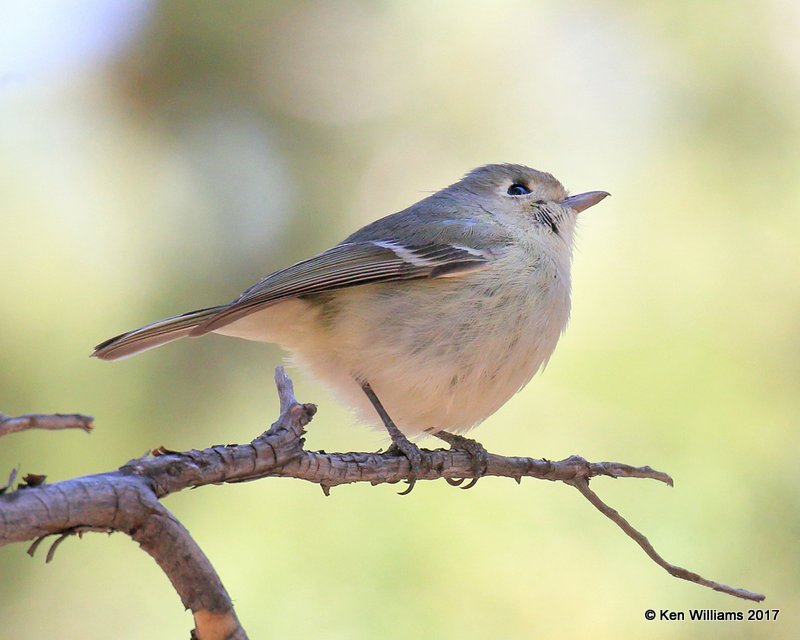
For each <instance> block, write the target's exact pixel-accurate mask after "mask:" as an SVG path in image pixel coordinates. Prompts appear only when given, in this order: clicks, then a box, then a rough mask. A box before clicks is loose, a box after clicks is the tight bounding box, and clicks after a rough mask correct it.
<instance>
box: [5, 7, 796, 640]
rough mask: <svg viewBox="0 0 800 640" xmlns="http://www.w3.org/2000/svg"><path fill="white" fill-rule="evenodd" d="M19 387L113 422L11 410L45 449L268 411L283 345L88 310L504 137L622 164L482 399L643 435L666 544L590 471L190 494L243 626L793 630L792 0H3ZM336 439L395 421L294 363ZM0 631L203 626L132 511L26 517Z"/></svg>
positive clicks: (163, 285)
mask: <svg viewBox="0 0 800 640" xmlns="http://www.w3.org/2000/svg"><path fill="white" fill-rule="evenodd" d="M2 13H3V14H4V15H2V16H0V198H1V200H0V207H2V214H0V240H1V244H0V246H2V264H3V267H4V275H3V278H2V281H1V282H0V299H2V307H3V309H2V313H0V410H2V411H4V412H5V413H8V414H19V413H26V412H56V411H62V412H71V411H81V412H85V413H91V414H93V415H94V416H95V417H96V426H97V428H96V431H95V432H94V433H93V434H92V435H91V436H86V435H84V434H82V433H80V432H61V433H48V432H30V433H22V434H16V435H12V436H9V437H7V438H4V439H3V440H2V441H1V442H0V472H1V473H2V474H3V475H5V474H6V473H7V471H9V470H10V469H11V468H12V467H15V466H17V465H19V466H20V467H21V470H22V472H23V473H25V472H38V473H46V474H47V475H48V478H49V480H50V481H55V480H58V479H63V478H67V477H72V476H76V475H83V474H87V473H93V472H99V471H104V470H110V469H113V468H116V467H117V466H119V465H120V464H122V463H124V462H126V461H127V460H128V459H130V458H132V457H135V456H138V455H141V454H142V453H143V452H144V451H145V450H147V449H149V448H152V447H155V446H158V445H165V446H167V447H169V448H172V449H185V448H192V447H197V448H202V447H204V446H208V445H210V444H216V443H228V442H243V441H247V440H249V439H250V438H252V437H253V436H255V435H256V434H257V433H259V432H260V431H261V430H262V429H263V428H264V427H265V426H266V425H268V424H269V423H270V422H272V420H273V419H274V417H275V415H276V410H277V401H276V397H275V392H274V388H273V383H272V371H273V368H274V366H275V365H277V364H278V363H279V362H280V361H281V359H282V357H283V356H282V354H281V353H280V351H279V350H278V349H277V348H270V347H266V346H263V345H257V344H252V343H245V342H240V341H237V340H233V339H228V338H221V337H216V336H212V337H209V338H206V339H203V340H199V341H193V342H190V341H184V342H182V343H179V344H175V345H171V346H169V347H166V348H164V349H161V350H158V351H154V352H150V353H148V354H146V355H144V356H142V357H139V358H136V359H132V360H126V361H123V362H118V363H111V364H109V363H104V362H99V361H96V360H90V359H89V358H88V357H87V356H88V353H89V351H90V349H91V347H92V346H93V345H94V344H96V343H97V342H99V341H100V340H102V339H105V338H107V337H109V336H111V335H113V334H116V333H118V332H120V331H123V330H125V329H129V328H133V327H135V326H139V325H141V324H143V323H145V322H147V321H151V320H154V319H157V318H160V317H163V316H167V315H171V314H174V313H178V312H181V311H184V310H187V309H192V308H197V307H202V306H207V305H210V304H216V303H219V302H222V301H225V300H228V299H230V298H232V297H234V296H235V295H237V294H238V293H239V292H240V291H241V290H242V289H243V288H245V287H246V286H248V285H249V284H251V283H252V282H254V281H255V280H256V279H258V278H259V277H261V276H263V275H265V274H267V273H269V272H270V271H272V270H273V269H276V268H279V267H281V266H285V265H286V264H288V263H290V262H292V261H295V260H298V259H300V258H304V257H308V256H310V255H312V254H314V253H316V252H318V251H321V250H323V249H325V248H327V247H328V246H329V245H331V244H332V243H334V242H337V241H339V240H341V239H342V238H343V237H344V236H346V235H348V234H349V233H350V232H351V231H353V230H354V229H356V228H357V227H359V226H361V225H363V224H365V223H367V222H369V221H371V220H373V219H375V218H377V217H380V216H383V215H385V214H388V213H391V212H393V211H396V210H399V209H401V208H403V207H405V206H407V205H409V204H411V203H413V202H415V201H416V200H418V199H420V198H421V197H423V196H424V195H425V194H427V193H428V192H430V191H433V190H436V189H438V188H440V187H442V186H444V185H446V184H449V183H450V182H453V181H454V180H456V179H458V178H459V177H460V176H461V175H462V174H463V173H464V172H465V171H467V170H469V169H470V168H472V167H474V166H477V165H481V164H484V163H487V162H520V163H525V164H529V165H531V166H534V167H537V168H540V169H544V170H547V171H551V172H552V173H554V174H555V175H556V176H557V177H558V178H560V179H561V180H562V181H563V182H564V183H565V185H566V186H567V187H568V188H569V189H571V190H573V191H574V192H580V191H588V190H594V189H604V190H608V191H610V192H611V193H612V194H613V198H611V199H609V200H607V201H605V202H603V203H602V205H601V206H599V207H597V208H594V209H592V210H591V211H590V212H589V213H587V214H586V216H585V217H583V216H582V217H581V220H580V237H579V239H578V250H577V253H576V256H575V268H574V306H573V315H572V321H571V325H570V328H569V330H568V332H567V334H566V335H565V336H564V338H563V339H562V341H561V344H560V346H559V348H558V349H557V351H556V354H555V356H554V358H553V360H552V361H551V364H550V366H549V368H548V369H547V371H546V372H545V373H544V374H543V375H541V376H539V377H537V378H536V379H535V380H534V381H533V383H532V384H531V385H530V386H529V387H528V388H526V389H525V390H524V391H523V392H522V393H521V394H519V395H518V396H516V397H515V398H514V399H513V400H512V401H511V402H509V403H508V404H507V405H506V407H504V408H503V409H502V410H501V411H500V412H499V413H498V414H496V415H495V416H493V417H492V418H490V419H489V420H487V421H486V423H485V424H484V425H483V426H482V427H481V428H480V429H479V430H478V431H477V432H475V435H476V437H477V438H478V439H480V440H481V441H482V442H483V443H484V444H485V445H486V446H487V448H489V449H490V450H491V451H495V452H498V453H507V454H529V455H536V456H545V457H548V458H551V459H559V458H562V457H564V456H567V455H569V454H572V453H580V454H582V455H584V456H585V457H587V458H589V459H595V460H619V461H624V462H630V463H635V464H651V465H653V466H655V467H657V468H660V469H664V470H666V471H668V472H670V473H671V474H673V476H674V477H675V479H676V486H675V488H674V489H672V490H670V489H668V488H666V487H663V486H661V485H658V484H656V483H652V482H646V481H624V480H621V481H617V482H614V481H611V480H605V479H599V480H597V481H595V483H593V486H594V487H595V489H596V490H597V491H598V492H599V493H600V494H601V495H602V496H603V497H604V498H605V499H607V501H608V502H609V503H610V504H611V505H613V506H615V507H617V508H618V509H620V510H621V511H622V513H623V514H625V515H626V516H627V517H628V518H629V519H630V520H631V521H632V523H633V524H634V525H636V526H638V527H640V528H641V530H642V531H643V532H645V534H646V535H648V537H649V539H650V540H651V541H652V542H653V543H654V545H655V546H656V548H657V549H659V551H661V552H662V553H663V554H664V555H665V556H666V558H667V559H668V560H670V561H672V562H674V563H676V564H679V565H682V566H686V567H688V568H690V569H692V570H695V571H698V572H700V573H701V574H703V575H705V576H707V577H709V578H712V579H717V580H720V581H722V582H726V583H730V584H734V585H736V586H742V587H746V588H750V589H753V590H756V591H763V592H765V593H766V594H767V595H768V599H767V601H766V603H765V604H764V606H768V607H770V608H779V609H781V614H780V618H779V619H778V621H777V622H760V623H756V622H749V623H748V622H741V623H735V622H727V623H721V622H716V623H713V622H712V623H692V622H683V623H681V622H673V623H666V622H646V621H645V620H644V616H643V612H644V610H645V609H647V608H655V609H661V608H669V609H674V610H686V609H688V608H694V607H696V608H714V609H721V610H726V611H728V610H746V609H748V608H749V607H750V606H751V605H750V604H749V603H746V602H744V601H738V600H735V599H733V598H730V597H728V596H724V595H721V594H718V593H715V592H712V591H709V590H706V589H703V588H700V587H698V586H695V585H692V584H689V583H686V582H683V581H679V580H676V579H674V578H671V577H669V576H668V575H667V574H666V573H664V572H663V571H662V570H661V569H659V568H657V567H656V566H655V565H654V564H653V563H652V562H651V561H650V560H649V559H648V558H646V557H645V555H644V554H643V553H642V552H641V551H640V549H639V548H638V547H636V546H635V545H634V543H633V542H632V541H631V540H629V539H628V538H626V537H625V536H624V535H623V534H622V533H621V532H620V531H619V530H617V529H616V528H615V527H614V526H613V525H612V524H611V523H610V522H609V521H607V520H606V519H605V518H603V516H601V515H600V514H599V513H598V512H596V511H595V510H594V509H593V508H592V507H591V506H590V505H589V504H588V503H587V502H586V501H585V500H583V498H581V497H580V496H579V495H578V494H577V492H575V491H574V490H572V489H570V488H569V487H566V486H564V485H558V484H550V483H544V482H538V481H532V480H531V481H525V482H523V483H522V486H520V487H518V486H517V485H516V484H515V483H513V482H510V481H508V480H500V479H484V480H483V481H481V482H480V483H479V484H478V485H477V487H476V488H475V489H474V490H472V491H468V492H462V491H458V490H455V489H452V488H450V487H448V486H447V485H445V483H443V482H441V483H436V484H433V483H430V484H429V483H423V484H421V485H419V486H418V487H417V488H416V490H415V491H414V492H413V493H412V494H411V495H410V496H409V497H404V498H400V497H397V496H396V495H395V492H396V491H397V487H390V486H383V487H375V488H373V487H369V486H350V487H343V488H339V489H334V490H333V492H332V495H331V497H329V498H324V497H323V494H322V491H320V489H319V487H316V486H313V485H309V484H304V483H302V482H299V481H289V480H268V481H261V482H255V483H251V484H246V485H239V486H222V487H206V488H202V489H199V490H197V491H186V492H184V493H182V494H179V495H175V496H172V497H170V498H168V499H167V500H166V501H165V503H166V505H167V507H168V508H169V509H171V510H172V511H173V512H174V513H175V514H176V515H177V517H178V518H180V519H181V520H182V521H183V523H184V524H185V525H186V526H187V527H188V528H189V530H190V531H191V532H192V534H193V535H194V536H195V538H196V539H197V541H198V542H199V544H200V545H201V546H202V548H203V549H204V550H205V551H206V553H207V554H208V556H209V557H210V559H211V561H212V562H213V564H214V565H215V567H216V568H217V570H218V571H219V573H220V575H221V577H222V580H223V582H224V583H225V585H226V587H227V588H228V590H229V592H230V593H231V595H232V597H233V599H234V601H235V604H236V607H237V611H238V614H239V617H240V619H241V620H242V622H243V624H244V626H245V628H246V629H247V630H248V631H249V633H250V637H252V638H268V637H270V638H271V637H281V638H295V637H301V636H302V637H315V638H326V639H327V638H331V639H339V638H341V639H345V638H347V639H349V638H374V637H380V638H392V639H393V638H397V639H403V640H407V639H408V638H414V637H420V636H425V637H433V638H455V637H458V638H465V639H467V638H468V639H473V638H474V639H478V638H487V637H493V638H509V639H516V638H531V637H542V636H546V637H547V636H555V635H556V634H559V635H564V634H565V633H566V634H567V635H568V636H571V637H579V636H585V635H589V634H591V636H592V637H594V638H620V637H634V636H636V637H641V636H645V637H649V638H673V637H676V636H680V637H684V638H700V637H708V636H709V635H710V634H713V635H714V636H715V637H731V638H751V637H752V638H790V637H791V638H794V637H797V636H796V633H797V632H796V629H797V628H798V624H800V616H799V615H798V605H800V572H798V561H799V560H800V544H798V543H799V541H800V510H799V509H798V505H799V503H800V500H799V496H798V493H800V490H798V484H797V482H796V471H795V468H796V466H797V452H798V415H799V414H800V393H799V392H798V383H800V364H799V363H800V357H798V356H800V331H799V330H798V320H799V319H800V287H798V281H800V260H798V237H800V215H799V212H800V186H799V185H800V157H799V156H800V153H798V149H800V118H798V114H799V113H800V44H798V43H800V37H799V35H800V4H798V3H796V2H791V1H781V0H773V1H768V2H764V1H760V2H756V1H755V0H753V1H751V2H748V1H746V0H743V1H741V2H735V3H723V2H690V1H689V0H684V1H677V2H669V3H668V2H657V3H640V2H635V1H633V0H619V1H609V2H589V1H585V2H567V3H563V2H556V1H552V2H521V1H516V2H514V1H504V2H490V1H488V0H487V1H485V2H477V1H476V2H454V1H451V2H439V3H417V2H403V3H401V2H388V1H387V2H367V1H363V2H358V1H355V0H353V1H343V2H322V1H317V2H288V1H287V2H228V3H221V2H219V3H216V2H188V1H187V2H167V3H156V2H147V1H146V0H130V1H126V2H117V1H116V0H85V1H75V2H56V1H53V2H37V3H26V2H22V1H21V0H20V1H19V2H5V3H3V5H2ZM292 375H293V376H294V380H295V384H296V387H297V395H298V398H299V399H300V400H302V401H313V402H316V403H318V404H319V406H320V411H319V413H318V415H317V418H316V419H315V420H314V422H313V423H312V424H311V425H310V427H309V433H308V438H307V442H308V446H309V447H311V448H324V449H326V450H329V451H335V450H351V449H355V450H363V449H367V450H374V449H377V448H378V447H381V446H384V445H385V439H384V438H383V437H382V436H381V434H379V433H373V432H371V431H369V430H367V429H364V428H362V427H360V426H358V425H356V424H354V423H353V420H352V419H351V417H350V415H349V414H348V412H347V410H346V408H345V407H342V406H341V405H339V404H338V403H337V402H336V401H335V400H334V399H333V398H332V397H331V395H330V394H329V393H328V392H327V391H326V390H325V389H324V388H322V387H321V386H319V385H317V384H316V383H315V382H314V381H313V380H311V379H309V378H308V377H307V376H304V375H303V373H302V372H297V371H295V372H294V373H293V374H292ZM0 575H1V576H2V580H0V621H1V622H0V636H1V637H2V638H3V640H5V638H20V639H38V638H44V637H59V638H76V637H81V638H85V639H91V638H108V637H115V638H143V637H157V638H167V637H186V636H187V635H188V629H189V628H190V627H191V617H190V615H189V614H188V613H182V612H181V605H180V602H179V600H178V598H177V596H176V595H175V593H174V592H173V590H172V588H171V586H170V585H169V583H168V581H167V579H166V578H165V577H164V576H163V574H161V572H160V571H159V569H158V568H157V567H156V566H155V564H154V563H153V562H152V560H150V558H149V557H147V556H146V555H145V554H143V553H142V552H141V551H140V550H139V549H137V548H136V546H135V545H134V544H132V543H131V541H130V540H128V539H127V538H126V537H124V536H122V535H114V536H111V537H107V536H103V535H89V536H87V537H86V538H84V539H83V540H82V541H77V540H68V541H67V542H65V543H64V544H63V545H62V546H61V548H60V550H59V552H58V553H57V554H56V557H55V560H54V562H53V563H51V564H49V565H45V564H44V558H43V554H41V553H40V554H39V555H38V556H37V557H36V558H35V559H33V560H31V559H30V558H28V556H26V555H25V547H24V546H23V545H17V546H11V547H5V548H3V549H0Z"/></svg>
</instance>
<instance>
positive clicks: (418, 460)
mask: <svg viewBox="0 0 800 640" xmlns="http://www.w3.org/2000/svg"><path fill="white" fill-rule="evenodd" d="M390 433H391V435H392V444H391V446H390V447H389V448H388V449H387V450H386V453H388V454H390V455H397V456H404V457H405V458H407V459H408V464H409V465H410V466H411V471H410V472H409V474H408V480H407V482H408V488H406V489H405V490H404V491H401V492H400V493H399V494H398V495H401V496H405V495H408V494H409V493H411V490H412V489H413V488H414V485H415V484H416V483H417V478H418V477H419V474H420V471H421V470H422V451H421V450H420V448H419V447H418V446H417V445H415V444H414V443H413V442H411V440H409V439H408V438H406V437H405V436H404V435H403V434H402V433H400V432H399V431H397V432H396V433H392V432H391V431H390Z"/></svg>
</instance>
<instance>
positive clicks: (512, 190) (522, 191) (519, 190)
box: [507, 182, 531, 196]
mask: <svg viewBox="0 0 800 640" xmlns="http://www.w3.org/2000/svg"><path fill="white" fill-rule="evenodd" d="M530 192H531V190H530V189H528V187H526V186H525V185H524V184H520V183H519V182H515V183H514V184H512V185H511V186H510V187H509V188H508V192H507V193H508V195H510V196H524V195H527V194H529V193H530Z"/></svg>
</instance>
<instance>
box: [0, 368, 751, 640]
mask: <svg viewBox="0 0 800 640" xmlns="http://www.w3.org/2000/svg"><path fill="white" fill-rule="evenodd" d="M275 382H276V385H277V387H278V394H279V397H280V403H281V409H280V411H281V414H280V417H279V418H278V420H277V421H276V422H275V423H274V424H273V425H272V427H271V428H270V429H269V430H268V431H266V432H265V433H263V434H262V435H260V436H258V437H257V438H256V439H255V440H253V441H252V442H250V443H248V444H244V445H225V446H223V445H219V446H214V447H210V448H208V449H204V450H202V451H198V450H192V451H186V452H182V453H179V452H174V451H169V450H167V449H164V448H163V447H161V448H159V449H156V450H154V451H153V452H151V454H149V455H146V456H143V457H141V458H137V459H134V460H131V461H130V462H128V463H127V464H125V465H123V466H122V467H121V468H120V469H118V470H117V471H112V472H108V473H101V474H97V475H91V476H84V477H81V478H75V479H72V480H65V481H62V482H57V483H54V484H42V485H38V486H26V487H22V488H18V489H17V490H16V491H13V492H11V493H6V494H4V495H0V546H2V545H5V544H9V543H12V542H21V541H25V540H35V541H36V542H34V545H32V548H31V551H32V552H33V551H35V548H36V547H37V546H38V544H39V543H40V542H41V540H42V539H44V538H45V537H47V536H50V535H58V536H60V537H59V538H58V539H57V540H56V543H54V545H53V547H51V551H50V553H49V554H48V560H49V558H50V557H52V552H53V551H54V547H55V546H56V545H57V544H59V543H60V542H61V541H62V540H63V539H64V538H65V536H68V535H71V534H82V533H84V532H86V531H122V532H124V533H127V534H128V535H130V536H131V537H132V538H133V539H134V540H136V541H137V542H138V543H139V544H140V545H141V546H142V548H143V549H144V550H145V551H147V552H148V553H149V554H150V555H151V556H152V557H153V558H154V559H155V560H156V562H158V564H159V566H160V567H161V568H162V569H163V570H164V572H165V573H166V574H167V576H168V577H169V579H170V581H171V582H172V584H173V586H174V587H175V589H176V591H177V592H178V594H179V595H180V597H181V601H182V602H183V604H184V606H185V607H186V608H188V609H191V611H192V613H193V614H194V619H195V625H196V634H197V635H196V637H197V638H199V639H200V640H209V639H213V640H216V639H220V640H221V639H223V638H224V639H234V638H235V639H239V638H246V635H245V632H244V630H243V629H242V627H241V626H240V624H239V622H238V620H237V619H236V614H235V613H234V610H233V605H232V604H231V601H230V598H229V596H228V594H227V592H226V591H225V589H224V587H223V586H222V583H221V581H220V579H219V577H218V576H217V574H216V572H215V571H214V569H213V567H212V566H211V564H210V562H209V561H208V559H207V558H206V557H205V555H204V554H203V552H202V551H201V550H200V548H199V547H198V546H197V545H196V543H195V542H194V540H193V539H192V538H191V536H190V535H189V532H188V531H186V529H185V528H184V527H183V526H182V525H181V524H180V523H179V522H178V521H177V520H176V519H175V517H174V516H173V515H172V514H171V513H170V512H169V511H167V510H166V509H165V508H164V507H163V506H162V505H161V503H160V502H159V499H160V498H162V497H164V496H166V495H169V494H170V493H175V492H177V491H181V490H183V489H186V488H189V487H200V486H204V485H208V484H218V483H223V482H229V483H234V482H246V481H250V480H256V479H259V478H266V477H273V476H280V477H291V478H298V479H301V480H306V481H308V482H313V483H316V484H319V485H320V486H321V487H322V489H323V491H324V492H325V493H326V495H327V494H328V493H329V491H330V488H331V487H334V486H338V485H341V484H349V483H355V482H369V483H371V484H373V485H377V484H383V483H397V482H400V481H403V480H407V479H408V476H409V473H410V471H411V469H410V465H409V463H408V460H407V459H406V458H405V457H398V456H396V455H392V454H387V453H363V452H361V453H356V452H352V453H324V452H314V451H306V450H305V449H304V448H303V444H304V441H303V438H302V436H303V434H304V433H305V429H304V428H305V426H306V425H307V424H308V423H309V422H310V421H311V419H312V418H313V416H314V414H315V413H316V407H315V406H314V405H313V404H299V403H298V402H297V401H296V399H295V396H294V389H293V387H292V382H291V380H290V379H289V378H288V376H287V375H286V373H285V372H284V370H283V368H282V367H279V368H278V369H277V370H276V372H275ZM24 418H26V417H25V416H21V417H20V418H16V419H10V421H14V420H22V421H23V422H25V420H24ZM70 418H73V420H72V422H73V425H77V424H78V423H80V422H81V420H80V418H83V416H70ZM88 420H89V421H88V422H85V423H84V424H85V425H86V426H84V427H81V428H88V427H89V426H90V425H91V420H90V419H88ZM6 422H8V421H6ZM57 422H58V420H56V421H55V422H52V424H56V423H57ZM67 422H69V421H68V420H67V421H65V422H64V424H66V423H67ZM28 423H29V424H34V425H35V426H40V425H41V424H50V422H48V421H47V420H43V419H42V417H40V416H37V417H36V419H35V420H32V421H28ZM23 428H30V427H23ZM423 454H424V455H423V463H422V469H421V471H420V473H419V474H418V476H417V481H420V480H436V479H440V478H447V479H450V480H454V479H456V478H473V477H474V476H475V470H474V468H473V465H472V461H471V460H470V457H469V455H468V454H467V453H465V452H463V451H460V450H453V449H448V450H442V449H437V450H434V451H427V450H423ZM484 475H490V476H500V477H507V478H513V479H515V480H517V482H519V481H520V480H521V479H522V478H523V477H529V478H538V479H541V480H551V481H560V482H565V483H566V484H569V485H572V486H573V487H575V488H576V489H577V490H578V491H579V492H580V493H581V494H582V495H583V496H584V497H585V498H586V499H587V500H588V501H589V502H590V503H591V504H593V505H594V506H595V508H597V509H598V510H599V511H600V512H601V513H603V515H605V516H606V517H608V518H610V519H611V520H612V521H614V522H615V523H616V524H617V525H618V526H619V527H620V528H621V529H622V530H623V531H624V532H625V534H626V535H628V536H629V537H630V538H632V539H633V540H634V541H635V542H636V543H637V544H638V545H639V546H640V547H642V549H643V550H644V551H645V553H647V555H649V556H650V558H652V559H653V560H654V561H655V562H656V563H657V564H658V565H659V566H661V567H663V568H664V569H665V570H666V571H668V572H669V573H670V574H671V575H673V576H675V577H678V578H682V579H684V580H689V581H690V582H694V583H696V584H699V585H702V586H705V587H709V588H711V589H715V590H717V591H721V592H723V593H727V594H730V595H733V596H736V597H738V598H744V599H747V600H754V601H761V600H763V599H764V596H763V595H761V594H758V593H752V592H750V591H747V590H744V589H737V588H734V587H729V586H726V585H723V584H720V583H718V582H714V581H711V580H707V579H705V578H703V577H701V576H699V575H698V574H696V573H693V572H691V571H688V570H686V569H683V568H681V567H677V566H675V565H672V564H670V563H668V562H666V561H665V560H664V559H663V558H662V557H661V556H660V555H659V554H658V553H657V552H656V551H655V549H654V548H653V547H652V545H651V544H650V543H649V542H648V540H647V538H646V537H645V536H644V535H642V534H641V533H640V532H639V531H637V530H636V529H635V528H634V527H633V526H631V524H630V523H629V522H628V521H627V520H625V518H623V517H622V516H621V515H620V514H619V513H618V512H617V511H616V510H614V509H613V508H611V507H610V506H608V505H607V504H605V503H604V502H603V501H602V500H601V499H600V498H599V496H598V495H597V494H596V493H595V492H594V491H592V490H591V489H590V488H589V480H590V479H591V478H593V477H596V476H608V477H611V478H650V479H653V480H658V481H659V482H663V483H665V484H668V485H670V486H671V485H672V479H671V478H670V477H669V476H668V475H667V474H665V473H663V472H660V471H656V470H654V469H652V468H650V467H634V466H631V465H627V464H622V463H618V462H588V461H587V460H585V459H583V458H581V457H580V456H570V457H569V458H566V459H564V460H560V461H557V462H554V461H550V460H544V459H536V458H528V457H507V456H500V455H495V454H488V456H487V460H486V469H485V474H484Z"/></svg>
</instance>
